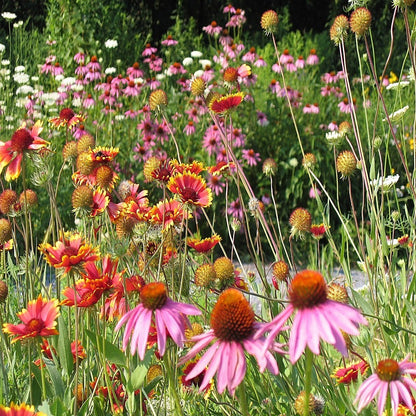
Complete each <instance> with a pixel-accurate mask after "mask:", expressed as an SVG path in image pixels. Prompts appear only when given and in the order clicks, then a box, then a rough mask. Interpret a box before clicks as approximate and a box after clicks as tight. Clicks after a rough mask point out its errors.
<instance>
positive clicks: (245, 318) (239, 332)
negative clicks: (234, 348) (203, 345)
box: [211, 289, 254, 341]
mask: <svg viewBox="0 0 416 416" xmlns="http://www.w3.org/2000/svg"><path fill="white" fill-rule="evenodd" d="M253 324H254V312H253V309H252V308H251V306H250V304H249V303H248V301H247V299H246V298H245V297H244V295H243V294H242V293H241V292H240V291H239V290H237V289H227V290H225V291H224V292H222V293H221V295H220V296H219V297H218V300H217V303H216V304H215V306H214V309H213V310H212V314H211V328H212V329H213V330H214V333H215V336H216V337H217V338H219V339H222V340H224V341H242V340H244V339H246V338H247V337H249V336H250V335H251V333H252V332H253Z"/></svg>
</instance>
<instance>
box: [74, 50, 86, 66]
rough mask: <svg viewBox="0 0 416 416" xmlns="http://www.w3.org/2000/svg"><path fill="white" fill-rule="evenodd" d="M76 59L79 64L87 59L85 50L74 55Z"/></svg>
mask: <svg viewBox="0 0 416 416" xmlns="http://www.w3.org/2000/svg"><path fill="white" fill-rule="evenodd" d="M74 61H75V62H76V63H77V64H78V65H79V64H80V63H81V62H82V63H84V61H85V54H84V53H83V52H78V53H77V54H75V56H74Z"/></svg>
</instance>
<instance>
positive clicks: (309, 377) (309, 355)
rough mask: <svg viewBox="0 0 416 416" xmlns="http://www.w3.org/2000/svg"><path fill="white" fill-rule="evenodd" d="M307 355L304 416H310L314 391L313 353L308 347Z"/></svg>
mask: <svg viewBox="0 0 416 416" xmlns="http://www.w3.org/2000/svg"><path fill="white" fill-rule="evenodd" d="M305 354H306V357H305V358H306V362H305V401H304V402H303V416H309V397H310V395H311V389H312V367H313V353H312V351H311V350H310V349H309V348H308V347H306V350H305Z"/></svg>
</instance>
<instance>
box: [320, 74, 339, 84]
mask: <svg viewBox="0 0 416 416" xmlns="http://www.w3.org/2000/svg"><path fill="white" fill-rule="evenodd" d="M338 79H339V76H338V74H337V73H336V72H335V71H331V72H326V73H325V74H324V75H323V76H322V81H323V82H325V83H326V84H330V83H334V82H337V81H338Z"/></svg>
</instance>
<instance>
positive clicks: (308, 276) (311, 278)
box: [289, 270, 327, 309]
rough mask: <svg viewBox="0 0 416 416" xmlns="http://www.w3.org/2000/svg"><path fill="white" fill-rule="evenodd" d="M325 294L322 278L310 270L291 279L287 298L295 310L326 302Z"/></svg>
mask: <svg viewBox="0 0 416 416" xmlns="http://www.w3.org/2000/svg"><path fill="white" fill-rule="evenodd" d="M326 292H327V288H326V283H325V280H324V278H323V276H322V275H321V274H320V273H318V272H315V271H312V270H304V271H302V272H300V273H298V274H297V275H296V276H295V277H294V278H293V280H292V283H291V284H290V288H289V298H290V302H291V303H292V305H293V306H294V307H295V308H298V309H303V308H311V307H313V306H316V305H319V304H321V303H323V302H325V301H326V300H327V295H326Z"/></svg>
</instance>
